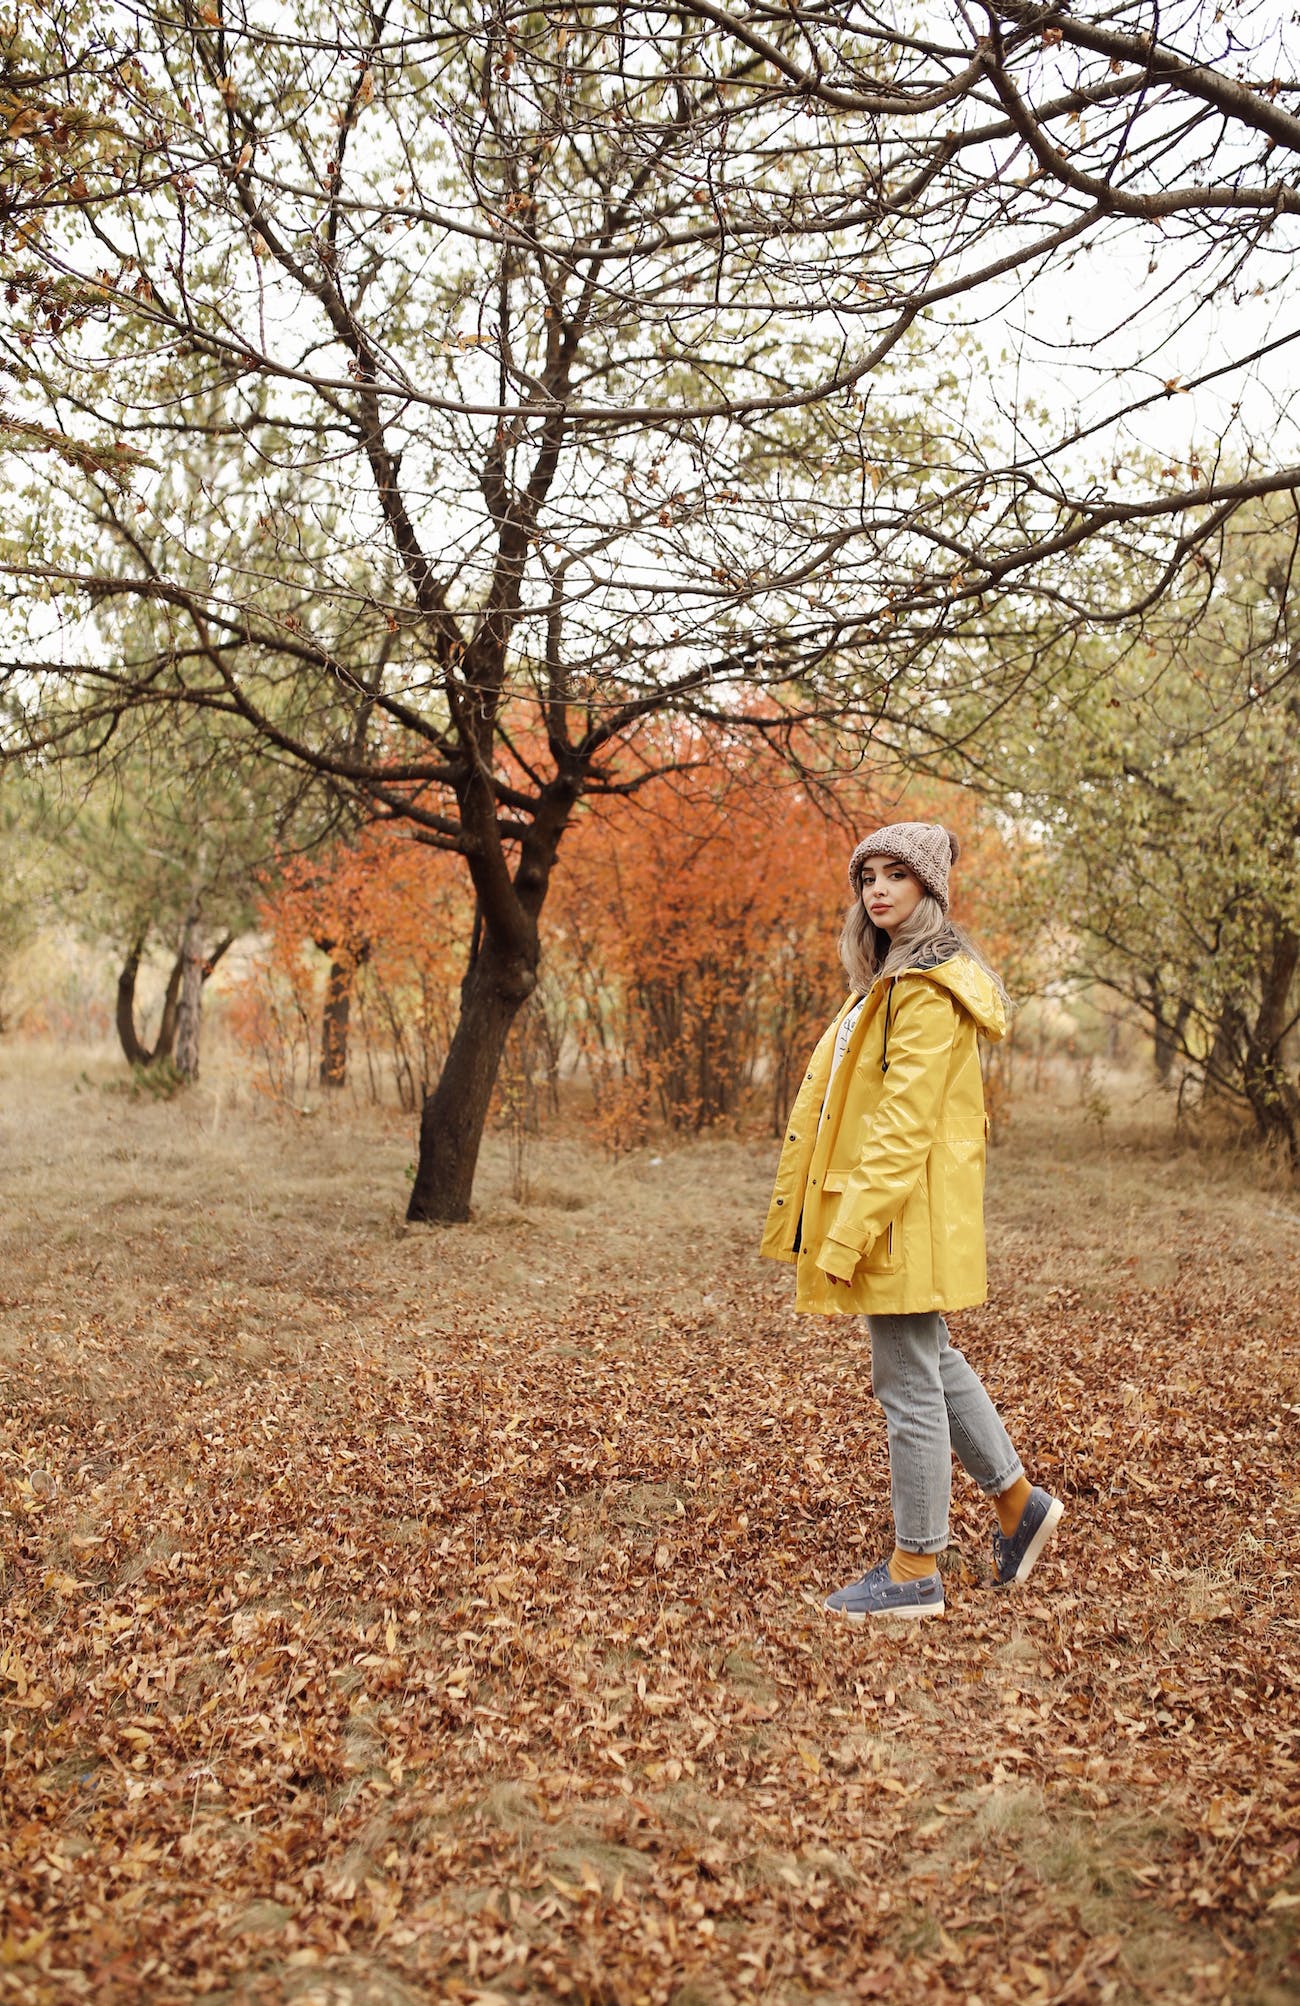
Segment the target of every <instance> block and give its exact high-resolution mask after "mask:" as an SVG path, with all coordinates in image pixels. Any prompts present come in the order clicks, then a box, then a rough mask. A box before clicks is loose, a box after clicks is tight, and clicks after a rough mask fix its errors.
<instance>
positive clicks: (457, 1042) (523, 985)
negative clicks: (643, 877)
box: [406, 936, 537, 1225]
mask: <svg viewBox="0 0 1300 2006" xmlns="http://www.w3.org/2000/svg"><path fill="white" fill-rule="evenodd" d="M536 986H537V969H536V965H535V962H534V964H533V965H531V966H530V965H529V963H528V961H526V960H525V959H523V958H522V957H511V958H509V959H507V958H505V957H504V956H502V955H501V954H500V953H498V952H497V951H496V950H495V949H494V948H493V946H492V944H491V939H490V936H489V937H488V938H486V939H485V940H484V942H483V945H482V946H481V948H480V950H479V952H478V954H477V955H476V956H475V958H474V960H473V962H472V963H471V964H470V968H469V972H468V973H467V975H466V977H465V980H464V981H463V982H462V984H461V990H460V1019H459V1022H458V1023H457V1025H456V1031H455V1035H454V1037H453V1038H452V1041H451V1049H450V1050H449V1051H448V1053H447V1063H446V1064H445V1065H444V1067H443V1069H442V1077H441V1079H440V1080H439V1081H438V1084H437V1086H436V1087H435V1088H434V1090H433V1092H432V1093H431V1094H430V1095H429V1097H428V1099H427V1100H426V1101H425V1103H424V1111H423V1113H422V1115H421V1117H420V1157H419V1162H418V1164H417V1166H416V1173H415V1184H414V1186H413V1187H412V1191H411V1202H410V1204H409V1205H408V1206H407V1208H406V1216H407V1218H408V1219H412V1220H424V1221H427V1222H430V1223H436V1224H448V1225H450V1224H458V1223H459V1222H461V1221H462V1220H465V1219H468V1218H469V1201H470V1194H471V1192H472V1191H473V1188H474V1172H475V1170H476V1169H477V1167H478V1153H479V1148H480V1145H481V1144H482V1141H483V1130H484V1127H485V1125H486V1122H487V1117H488V1108H489V1107H490V1105H491V1102H492V1089H493V1087H494V1086H495V1085H496V1078H497V1073H498V1071H499V1069H500V1065H501V1055H502V1053H503V1052H504V1050H505V1044H506V1038H507V1036H508V1035H509V1031H510V1026H511V1025H512V1024H513V1023H514V1021H515V1018H516V1017H517V1016H518V1015H519V1012H520V1010H521V1009H522V1008H523V1006H524V1004H525V1003H526V1002H527V1001H528V998H529V996H531V994H532V992H533V990H534V989H535V988H536Z"/></svg>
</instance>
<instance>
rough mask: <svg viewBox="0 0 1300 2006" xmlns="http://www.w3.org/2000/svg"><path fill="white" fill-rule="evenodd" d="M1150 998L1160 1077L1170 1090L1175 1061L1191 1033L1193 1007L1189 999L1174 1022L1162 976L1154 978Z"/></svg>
mask: <svg viewBox="0 0 1300 2006" xmlns="http://www.w3.org/2000/svg"><path fill="white" fill-rule="evenodd" d="M1148 998H1149V1000H1148V1008H1149V1010H1150V1012H1151V1037H1152V1043H1153V1046H1154V1050H1153V1053H1152V1056H1153V1058H1154V1060H1155V1069H1156V1078H1157V1079H1158V1080H1159V1082H1160V1084H1161V1086H1162V1087H1167V1086H1168V1084H1169V1075H1170V1074H1171V1073H1172V1071H1173V1069H1174V1060H1175V1059H1176V1058H1177V1057H1178V1055H1179V1053H1180V1052H1181V1051H1182V1049H1183V1036H1184V1033H1185V1032H1186V1030H1187V1020H1188V1018H1189V1017H1190V1016H1191V1004H1190V1003H1188V1002H1186V1001H1185V1000H1184V1001H1181V1002H1180V1003H1179V1005H1178V1007H1177V1009H1176V1010H1175V1012H1174V1015H1173V1017H1172V1019H1171V1018H1170V1016H1169V1003H1168V999H1167V998H1166V996H1165V993H1164V990H1163V988H1162V986H1161V983H1160V978H1159V976H1158V975H1153V976H1152V977H1151V981H1150V984H1149V988H1148Z"/></svg>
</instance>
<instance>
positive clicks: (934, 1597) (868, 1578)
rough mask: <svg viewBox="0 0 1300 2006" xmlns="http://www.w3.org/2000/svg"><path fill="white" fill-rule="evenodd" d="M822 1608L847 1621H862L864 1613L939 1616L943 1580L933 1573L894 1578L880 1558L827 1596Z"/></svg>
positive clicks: (887, 1564)
mask: <svg viewBox="0 0 1300 2006" xmlns="http://www.w3.org/2000/svg"><path fill="white" fill-rule="evenodd" d="M825 1607H826V1608H827V1609H831V1610H833V1611H834V1612H835V1614H836V1615H837V1616H847V1617H848V1620H849V1622H850V1623H864V1622H865V1621H866V1619H867V1617H868V1616H913V1617H914V1616H942V1614H943V1582H942V1581H941V1580H940V1579H939V1576H938V1574H937V1573H935V1574H927V1575H925V1576H923V1578H922V1579H921V1580H920V1581H895V1580H894V1578H893V1576H892V1575H891V1574H890V1572H889V1562H888V1561H887V1560H882V1561H881V1562H880V1565H879V1566H878V1567H873V1568H872V1570H871V1572H870V1574H864V1575H863V1577H862V1579H861V1581H850V1582H849V1583H848V1585H847V1587H844V1588H837V1589H836V1590H835V1593H834V1594H833V1595H828V1596H827V1597H826V1602H825Z"/></svg>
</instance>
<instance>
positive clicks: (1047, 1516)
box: [1002, 1498, 1065, 1587]
mask: <svg viewBox="0 0 1300 2006" xmlns="http://www.w3.org/2000/svg"><path fill="white" fill-rule="evenodd" d="M1064 1516H1065V1506H1064V1505H1063V1504H1062V1503H1061V1500H1060V1499H1059V1498H1053V1499H1052V1502H1051V1503H1050V1504H1049V1505H1048V1507H1047V1510H1046V1512H1045V1513H1044V1515H1043V1523H1042V1524H1041V1525H1040V1526H1039V1528H1038V1531H1037V1532H1036V1533H1035V1534H1034V1536H1033V1538H1032V1539H1031V1540H1030V1542H1029V1544H1028V1546H1027V1547H1026V1548H1025V1555H1024V1559H1023V1560H1022V1561H1021V1563H1020V1565H1019V1567H1018V1568H1017V1569H1016V1571H1015V1573H1014V1574H1013V1575H1012V1577H1011V1581H1028V1579H1029V1577H1030V1575H1031V1574H1032V1573H1033V1571H1034V1569H1035V1567H1036V1566H1037V1564H1038V1562H1039V1560H1040V1559H1041V1558H1042V1555H1043V1550H1044V1548H1045V1547H1046V1545H1047V1543H1048V1541H1049V1540H1050V1539H1051V1537H1052V1534H1053V1533H1054V1532H1055V1531H1056V1528H1057V1526H1058V1525H1059V1524H1060V1523H1061V1520H1062V1518H1063V1517H1064ZM1002 1585H1003V1586H1004V1587H1009V1586H1010V1585H1011V1583H1010V1582H1004V1583H1003V1584H1002Z"/></svg>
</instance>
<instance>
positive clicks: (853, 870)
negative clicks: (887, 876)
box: [849, 822, 961, 912]
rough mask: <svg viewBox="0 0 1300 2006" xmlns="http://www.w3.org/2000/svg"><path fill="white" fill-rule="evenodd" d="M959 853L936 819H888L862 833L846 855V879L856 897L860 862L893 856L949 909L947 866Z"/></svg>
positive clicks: (959, 848)
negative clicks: (884, 826) (885, 823)
mask: <svg viewBox="0 0 1300 2006" xmlns="http://www.w3.org/2000/svg"><path fill="white" fill-rule="evenodd" d="M960 854H961V844H960V843H959V842H958V841H957V838H956V837H955V836H953V835H950V834H949V832H948V830H947V829H945V828H944V827H943V826H942V824H941V823H938V822H891V823H890V825H889V827H888V828H887V829H876V830H875V831H874V832H873V833H872V834H871V835H870V836H864V837H863V839H862V841H861V842H860V843H859V844H858V847H857V849H856V850H855V851H854V852H853V855H852V856H851V857H850V858H849V883H850V884H851V885H852V887H853V894H854V897H855V898H861V896H862V866H863V865H864V864H865V863H866V861H867V858H868V857H893V858H894V859H895V860H896V861H897V862H898V863H900V864H906V865H907V868H908V870H909V871H910V872H911V873H912V876H913V877H914V878H917V879H918V880H919V881H920V883H921V884H923V885H924V886H925V889H926V890H927V891H928V892H929V894H930V896H931V898H936V899H938V901H939V904H940V905H941V906H942V907H943V910H944V911H945V912H947V910H948V866H949V865H950V864H955V863H956V861H957V859H958V857H959V856H960Z"/></svg>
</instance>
